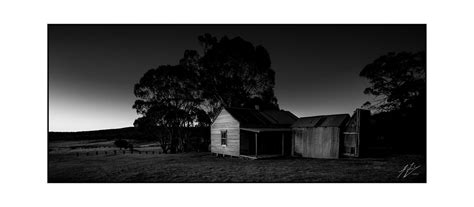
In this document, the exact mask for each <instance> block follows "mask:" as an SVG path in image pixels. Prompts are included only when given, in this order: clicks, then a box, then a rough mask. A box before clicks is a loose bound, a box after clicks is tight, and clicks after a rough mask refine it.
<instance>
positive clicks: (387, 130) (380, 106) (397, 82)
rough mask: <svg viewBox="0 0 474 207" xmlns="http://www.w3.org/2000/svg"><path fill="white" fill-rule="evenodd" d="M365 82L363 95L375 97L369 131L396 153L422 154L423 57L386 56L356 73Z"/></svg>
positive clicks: (424, 57) (410, 55) (367, 106)
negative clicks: (367, 84)
mask: <svg viewBox="0 0 474 207" xmlns="http://www.w3.org/2000/svg"><path fill="white" fill-rule="evenodd" d="M360 76H362V77H365V78H367V79H368V80H369V82H370V86H369V87H368V88H366V89H365V90H364V93H365V94H370V95H373V96H375V98H376V100H375V102H374V103H370V102H367V103H366V104H364V106H365V107H366V108H369V109H373V110H374V111H375V112H376V114H374V116H373V120H374V121H375V125H374V126H373V128H372V130H373V132H374V133H376V134H377V136H379V137H384V139H386V140H387V141H388V142H389V144H390V146H392V147H393V148H394V150H396V151H399V152H415V153H423V152H426V151H425V150H426V54H425V52H417V53H409V52H400V53H389V54H387V55H383V56H381V57H379V58H377V59H376V60H375V61H374V62H372V63H370V64H368V65H367V66H365V67H364V69H363V70H362V71H361V72H360Z"/></svg>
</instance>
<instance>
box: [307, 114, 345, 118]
mask: <svg viewBox="0 0 474 207" xmlns="http://www.w3.org/2000/svg"><path fill="white" fill-rule="evenodd" d="M342 115H349V114H329V115H317V116H304V117H300V119H304V118H316V117H327V116H342ZM349 116H350V115H349Z"/></svg>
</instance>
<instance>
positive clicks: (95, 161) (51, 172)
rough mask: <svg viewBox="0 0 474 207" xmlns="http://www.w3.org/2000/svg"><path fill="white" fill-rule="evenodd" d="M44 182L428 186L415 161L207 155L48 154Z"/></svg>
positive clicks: (421, 163) (422, 161)
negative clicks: (403, 175)
mask: <svg viewBox="0 0 474 207" xmlns="http://www.w3.org/2000/svg"><path fill="white" fill-rule="evenodd" d="M411 163H415V164H416V165H419V166H420V168H418V169H416V170H415V171H414V172H413V173H412V174H410V175H409V176H407V177H406V178H397V176H398V175H399V171H400V170H402V169H403V168H404V166H405V165H407V164H411ZM48 182H52V183H64V182H65V183H77V182H79V183H81V182H86V183H102V182H106V183H109V182H112V183H116V182H132V183H136V182H165V183H175V182H193V183H196V182H197V183H201V182H245V183H247V182H283V183H286V182H298V183H306V182H357V183H360V182H363V183H373V182H384V183H387V182H426V162H425V158H424V157H423V156H419V155H397V156H391V157H385V158H351V159H349V158H343V159H303V158H277V159H267V160H243V159H239V158H230V157H225V158H222V157H219V158H217V157H215V156H212V155H211V154H210V153H183V154H153V155H152V154H146V155H145V154H137V153H135V154H117V155H113V154H111V153H109V154H107V155H105V154H99V155H93V156H84V155H80V156H77V155H76V154H75V153H49V155H48Z"/></svg>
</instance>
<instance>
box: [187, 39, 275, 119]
mask: <svg viewBox="0 0 474 207" xmlns="http://www.w3.org/2000/svg"><path fill="white" fill-rule="evenodd" d="M198 40H199V42H200V43H201V46H202V47H203V51H204V54H203V55H202V56H200V55H199V54H198V53H197V52H196V51H193V50H188V51H185V54H184V57H183V58H182V59H181V61H180V64H181V65H183V66H184V67H187V68H193V69H194V70H195V71H198V76H199V78H200V80H201V81H200V87H201V89H202V98H203V99H204V105H205V106H206V107H207V112H208V113H209V115H210V117H214V116H215V115H216V113H217V112H218V111H219V109H220V108H221V107H222V106H227V107H247V108H253V107H254V106H255V105H259V106H260V108H262V109H278V104H277V99H276V97H275V95H274V92H273V88H274V86H275V71H274V70H273V69H272V68H271V61H270V55H269V54H268V52H267V50H266V49H265V48H264V47H263V46H256V47H255V46H254V45H253V44H252V43H250V42H248V41H245V40H243V39H242V38H240V37H236V38H233V39H229V38H228V37H226V36H224V37H222V38H221V39H220V40H218V39H217V38H216V37H213V36H212V35H210V34H205V35H202V36H199V37H198Z"/></svg>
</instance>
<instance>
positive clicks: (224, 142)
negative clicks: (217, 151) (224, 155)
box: [221, 130, 227, 145]
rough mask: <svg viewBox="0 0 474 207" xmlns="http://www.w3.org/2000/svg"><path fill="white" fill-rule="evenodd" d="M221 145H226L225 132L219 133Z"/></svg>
mask: <svg viewBox="0 0 474 207" xmlns="http://www.w3.org/2000/svg"><path fill="white" fill-rule="evenodd" d="M221 145H227V130H224V131H221Z"/></svg>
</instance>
